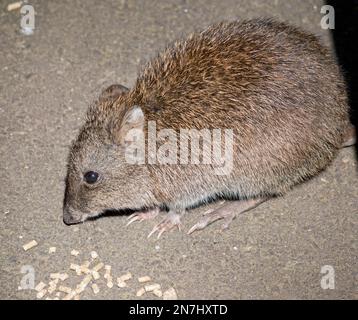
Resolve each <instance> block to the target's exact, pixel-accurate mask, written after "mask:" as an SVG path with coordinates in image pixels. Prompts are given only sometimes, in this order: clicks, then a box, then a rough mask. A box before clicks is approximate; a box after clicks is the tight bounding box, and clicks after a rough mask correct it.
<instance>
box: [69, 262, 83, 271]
mask: <svg viewBox="0 0 358 320" xmlns="http://www.w3.org/2000/svg"><path fill="white" fill-rule="evenodd" d="M80 268H81V267H80V266H79V265H78V264H74V263H71V265H70V270H73V271H76V272H77V270H80Z"/></svg>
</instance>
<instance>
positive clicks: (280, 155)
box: [63, 19, 355, 236]
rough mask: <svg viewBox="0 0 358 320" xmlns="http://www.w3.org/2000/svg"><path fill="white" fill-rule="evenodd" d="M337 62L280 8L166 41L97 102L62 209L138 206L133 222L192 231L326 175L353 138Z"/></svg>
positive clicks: (85, 211) (78, 211)
mask: <svg viewBox="0 0 358 320" xmlns="http://www.w3.org/2000/svg"><path fill="white" fill-rule="evenodd" d="M354 132H355V130H354V127H353V126H352V125H351V124H350V122H349V112H348V103H347V94H346V87H345V83H344V80H343V78H342V76H341V73H340V70H339V67H338V65H337V63H336V62H335V59H334V58H333V57H332V55H331V54H330V53H329V51H328V50H327V49H326V48H325V47H324V46H322V45H321V44H320V42H319V41H318V39H317V38H316V37H315V36H314V35H311V34H308V33H306V32H304V31H302V30H300V29H298V28H295V27H292V26H289V25H287V24H285V23H280V22H276V21H274V20H272V19H254V20H248V21H242V22H237V21H234V22H223V23H219V24H216V25H213V26H211V27H209V28H207V29H206V30H204V31H202V32H198V33H194V34H192V35H190V36H189V37H188V38H187V39H185V40H180V41H177V42H175V43H174V44H172V45H171V46H168V47H167V48H166V49H165V50H163V51H162V52H160V53H159V54H158V55H157V56H155V57H154V58H153V59H151V60H150V61H149V63H148V64H147V65H146V66H145V67H144V68H143V70H142V71H141V72H140V73H139V76H138V78H137V80H136V82H135V84H134V86H133V87H132V89H127V88H125V87H123V86H121V85H112V86H111V87H109V88H108V89H107V90H105V91H104V92H103V93H102V94H101V95H100V97H99V99H98V100H97V101H96V103H94V104H93V105H92V106H91V107H90V108H89V110H88V114H87V118H86V121H85V123H84V125H83V127H82V128H81V130H80V132H79V135H78V137H77V139H76V141H75V142H74V143H73V145H72V147H71V151H70V154H69V157H68V172H67V178H66V190H65V199H64V211H63V218H64V222H65V223H66V224H74V223H78V222H82V221H84V220H85V219H86V218H88V217H94V216H97V215H99V214H101V213H102V212H104V211H106V210H108V209H115V210H121V209H131V210H135V213H134V214H133V215H132V216H131V217H130V220H129V223H131V222H133V221H136V220H145V219H149V218H153V217H155V216H156V215H157V214H158V212H159V211H160V209H163V210H165V211H167V212H166V213H165V218H164V220H163V221H162V222H160V223H159V224H158V225H157V226H156V227H155V228H154V229H153V230H152V232H151V233H150V235H151V234H153V233H155V232H158V236H160V235H161V234H162V233H163V232H164V231H167V230H170V229H172V228H173V227H175V226H177V227H180V225H181V218H182V216H183V215H184V214H185V213H186V212H187V211H189V210H190V208H192V207H193V206H198V205H200V204H202V203H205V202H207V201H209V200H210V201H213V200H215V199H221V201H222V199H224V200H225V199H226V201H224V202H220V205H219V206H218V208H217V209H216V210H213V211H211V212H207V214H206V215H204V216H203V217H201V219H200V220H199V222H198V223H197V224H195V225H194V226H193V227H192V228H191V229H190V230H189V233H191V232H193V231H194V230H197V229H202V228H204V227H205V226H206V225H208V224H209V223H211V222H213V221H215V220H218V219H224V224H223V228H226V227H227V226H228V225H229V223H230V222H231V221H232V220H233V218H234V217H235V216H236V215H237V214H239V213H241V212H243V211H247V210H249V209H251V208H254V207H255V206H257V205H258V204H260V203H262V202H263V201H265V200H268V199H270V198H272V197H276V196H280V195H283V194H285V193H286V192H287V191H288V190H290V189H291V188H292V187H293V186H295V185H296V184H298V183H301V182H303V181H305V180H307V179H309V178H310V177H312V176H314V175H316V174H317V173H318V172H320V171H321V170H323V169H325V168H326V167H327V165H328V164H329V163H330V162H331V161H332V159H333V158H334V157H335V155H336V154H337V152H338V150H339V149H340V148H341V147H342V146H344V145H350V144H353V143H354V137H355V133H354Z"/></svg>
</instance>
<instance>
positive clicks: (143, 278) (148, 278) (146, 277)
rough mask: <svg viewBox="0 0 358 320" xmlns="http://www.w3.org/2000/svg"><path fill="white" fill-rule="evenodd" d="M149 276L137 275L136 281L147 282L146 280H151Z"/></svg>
mask: <svg viewBox="0 0 358 320" xmlns="http://www.w3.org/2000/svg"><path fill="white" fill-rule="evenodd" d="M151 280H152V279H151V277H148V276H144V277H139V278H138V282H141V283H142V282H148V281H151Z"/></svg>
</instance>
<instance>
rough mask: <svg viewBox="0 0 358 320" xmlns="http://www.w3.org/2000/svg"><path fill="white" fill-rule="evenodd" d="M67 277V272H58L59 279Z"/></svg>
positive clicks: (62, 279) (63, 279)
mask: <svg viewBox="0 0 358 320" xmlns="http://www.w3.org/2000/svg"><path fill="white" fill-rule="evenodd" d="M67 278H68V274H67V273H60V276H59V279H60V280H61V281H65V280H66V279H67Z"/></svg>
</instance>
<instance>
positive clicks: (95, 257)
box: [91, 251, 98, 260]
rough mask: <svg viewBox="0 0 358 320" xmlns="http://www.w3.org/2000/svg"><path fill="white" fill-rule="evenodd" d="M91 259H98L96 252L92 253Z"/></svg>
mask: <svg viewBox="0 0 358 320" xmlns="http://www.w3.org/2000/svg"><path fill="white" fill-rule="evenodd" d="M91 258H92V259H93V260H94V259H97V258H98V253H97V252H96V251H91Z"/></svg>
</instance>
